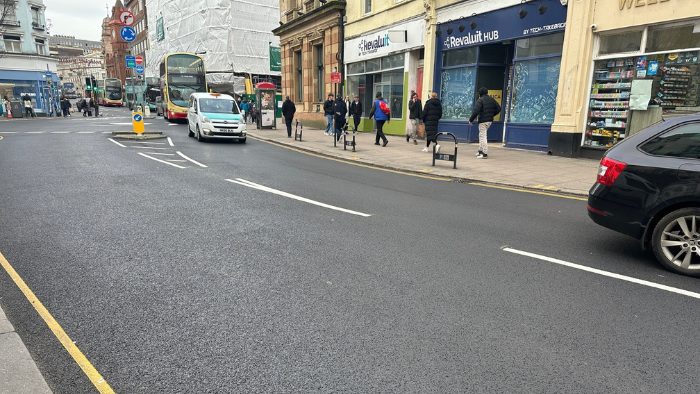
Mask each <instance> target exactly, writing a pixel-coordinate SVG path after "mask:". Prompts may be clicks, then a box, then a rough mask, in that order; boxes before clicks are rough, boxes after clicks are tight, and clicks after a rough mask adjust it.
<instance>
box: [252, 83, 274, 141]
mask: <svg viewBox="0 0 700 394" xmlns="http://www.w3.org/2000/svg"><path fill="white" fill-rule="evenodd" d="M255 98H256V100H255V101H256V102H257V103H258V122H257V123H258V128H259V129H276V128H277V103H276V101H277V100H276V98H275V85H273V84H271V83H269V82H260V83H258V84H256V85H255Z"/></svg>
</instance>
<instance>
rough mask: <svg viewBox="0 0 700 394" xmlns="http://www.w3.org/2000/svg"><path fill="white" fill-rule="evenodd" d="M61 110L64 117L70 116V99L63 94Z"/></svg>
mask: <svg viewBox="0 0 700 394" xmlns="http://www.w3.org/2000/svg"><path fill="white" fill-rule="evenodd" d="M61 111H63V117H64V118H65V117H67V116H70V100H68V98H67V97H65V96H64V97H62V98H61Z"/></svg>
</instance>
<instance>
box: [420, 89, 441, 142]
mask: <svg viewBox="0 0 700 394" xmlns="http://www.w3.org/2000/svg"><path fill="white" fill-rule="evenodd" d="M440 118H442V103H441V102H440V99H439V98H437V93H435V92H432V93H430V100H428V101H426V102H425V107H423V113H422V114H421V120H422V121H423V123H425V140H426V144H425V148H423V152H428V151H429V149H428V148H430V143H431V142H435V145H436V146H437V147H436V150H437V151H438V152H439V151H440V145H438V143H437V133H438V122H440Z"/></svg>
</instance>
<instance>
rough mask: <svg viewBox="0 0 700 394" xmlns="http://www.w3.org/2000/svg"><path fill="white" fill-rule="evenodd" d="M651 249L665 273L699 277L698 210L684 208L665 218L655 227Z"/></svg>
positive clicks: (699, 236) (699, 217)
mask: <svg viewBox="0 0 700 394" xmlns="http://www.w3.org/2000/svg"><path fill="white" fill-rule="evenodd" d="M651 241H652V249H653V250H654V254H655V255H656V258H657V259H659V261H660V262H661V264H663V265H664V267H666V268H667V269H668V270H670V271H673V272H676V273H678V274H681V275H688V276H700V208H683V209H679V210H677V211H673V212H671V213H669V214H668V215H666V216H664V217H663V218H662V219H661V220H660V221H659V223H657V224H656V227H654V233H653V234H652V238H651Z"/></svg>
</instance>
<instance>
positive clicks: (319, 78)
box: [314, 44, 326, 101]
mask: <svg viewBox="0 0 700 394" xmlns="http://www.w3.org/2000/svg"><path fill="white" fill-rule="evenodd" d="M314 52H315V53H316V64H315V66H316V78H315V79H316V80H315V81H314V82H316V101H323V88H324V87H325V85H324V80H323V74H324V73H325V72H326V70H325V68H324V67H323V44H320V45H315V46H314Z"/></svg>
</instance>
